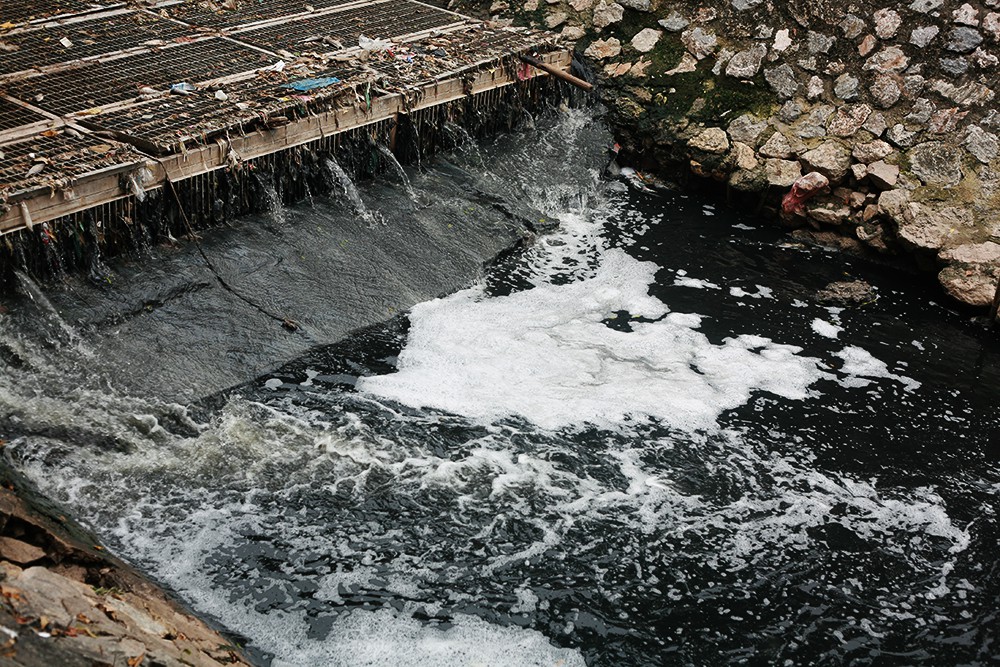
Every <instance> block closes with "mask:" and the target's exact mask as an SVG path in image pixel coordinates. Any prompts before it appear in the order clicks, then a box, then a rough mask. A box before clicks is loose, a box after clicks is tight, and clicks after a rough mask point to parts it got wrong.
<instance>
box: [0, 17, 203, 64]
mask: <svg viewBox="0 0 1000 667" xmlns="http://www.w3.org/2000/svg"><path fill="white" fill-rule="evenodd" d="M0 18H2V17H0ZM194 35H197V33H196V32H194V29H193V28H189V27H186V26H183V25H180V24H178V23H175V22H173V21H167V20H165V19H163V18H160V17H158V16H156V15H154V14H148V13H146V12H124V13H118V14H112V15H108V14H98V15H94V16H90V17H87V18H86V19H85V20H80V21H73V22H64V23H47V24H43V25H41V26H38V27H37V28H32V29H29V30H26V31H23V32H18V33H15V34H12V35H8V36H6V37H3V38H2V41H3V43H4V47H3V51H4V56H3V58H0V75H4V74H7V75H9V74H14V73H18V72H24V71H28V70H40V69H44V68H46V67H51V66H53V65H59V64H61V63H68V62H71V61H74V60H80V59H83V58H93V57H95V56H101V55H106V54H111V53H116V52H119V51H127V50H133V49H137V48H142V47H147V48H149V47H156V46H163V45H166V44H169V43H170V42H173V41H185V40H187V41H190V39H191V37H192V36H194Z"/></svg>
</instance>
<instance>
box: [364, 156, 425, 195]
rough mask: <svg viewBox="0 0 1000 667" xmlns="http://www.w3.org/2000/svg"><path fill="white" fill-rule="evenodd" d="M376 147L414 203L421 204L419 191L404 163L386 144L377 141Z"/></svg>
mask: <svg viewBox="0 0 1000 667" xmlns="http://www.w3.org/2000/svg"><path fill="white" fill-rule="evenodd" d="M375 149H376V150H377V151H378V152H379V154H380V155H381V156H382V157H383V158H385V161H386V163H387V164H388V165H389V168H390V169H392V172H393V173H394V174H395V175H396V178H398V179H399V183H400V185H402V186H403V189H404V190H406V195H407V196H408V197H409V198H410V201H412V202H413V203H414V204H418V205H419V204H420V199H419V197H418V196H417V192H416V191H415V190H414V189H413V186H412V185H411V184H410V177H409V176H407V175H406V171H405V170H404V169H403V165H401V164H399V160H397V159H396V156H395V155H393V153H392V151H391V150H389V148H388V146H386V145H384V144H379V143H376V144H375Z"/></svg>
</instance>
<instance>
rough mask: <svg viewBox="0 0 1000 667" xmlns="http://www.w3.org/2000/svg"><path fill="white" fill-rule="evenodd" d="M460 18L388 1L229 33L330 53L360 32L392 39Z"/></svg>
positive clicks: (288, 47)
mask: <svg viewBox="0 0 1000 667" xmlns="http://www.w3.org/2000/svg"><path fill="white" fill-rule="evenodd" d="M462 20H463V19H462V18H461V17H459V16H457V15H456V14H452V13H450V12H446V11H442V10H440V9H437V8H436V7H429V6H427V5H422V4H419V3H416V2H405V3H401V2H395V1H394V0H388V1H386V2H378V3H372V4H366V5H362V6H360V7H352V8H350V9H345V10H342V11H336V12H332V13H327V14H319V15H316V16H309V17H306V18H301V19H290V20H288V21H285V22H282V23H276V24H268V25H265V26H261V27H257V28H249V29H247V30H245V31H240V32H236V33H234V34H233V36H234V37H236V38H237V39H240V40H244V41H247V42H251V43H253V44H258V45H260V46H263V47H265V48H269V49H271V50H274V51H278V50H284V51H290V52H292V53H298V52H302V51H310V52H318V53H330V52H334V51H340V50H343V49H345V48H351V47H356V46H357V45H358V39H359V38H360V37H361V36H362V35H365V36H367V37H369V38H379V39H389V40H393V39H399V38H400V37H405V36H406V35H412V34H414V33H418V32H423V31H425V30H431V29H433V28H443V27H445V26H449V25H455V24H456V23H461V22H462Z"/></svg>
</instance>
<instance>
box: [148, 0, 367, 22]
mask: <svg viewBox="0 0 1000 667" xmlns="http://www.w3.org/2000/svg"><path fill="white" fill-rule="evenodd" d="M349 2H354V0H241V1H240V2H237V3H236V5H237V7H236V9H221V8H220V9H218V10H214V11H213V10H212V9H209V8H207V7H206V6H205V3H201V2H186V3H183V4H179V5H173V6H169V7H164V8H162V9H161V10H160V11H161V12H163V13H164V14H165V15H167V16H170V17H171V18H174V19H177V20H179V21H184V22H185V23H190V24H191V25H195V26H204V27H207V28H236V27H239V26H245V25H249V24H252V23H259V22H261V21H266V20H270V19H277V18H282V17H286V16H294V15H299V14H312V13H315V12H319V11H323V10H325V9H329V8H330V7H336V6H338V5H344V4H347V3H349Z"/></svg>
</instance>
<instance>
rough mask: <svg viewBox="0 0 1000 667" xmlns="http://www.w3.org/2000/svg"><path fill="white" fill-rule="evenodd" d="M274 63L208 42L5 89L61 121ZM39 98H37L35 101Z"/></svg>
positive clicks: (98, 64)
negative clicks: (146, 91)
mask: <svg viewBox="0 0 1000 667" xmlns="http://www.w3.org/2000/svg"><path fill="white" fill-rule="evenodd" d="M273 60H274V59H273V58H272V57H271V56H268V55H266V54H264V53H261V52H259V51H255V50H253V49H249V48H247V47H244V46H241V45H239V44H234V43H233V42H230V41H228V40H224V39H220V38H212V39H206V40H202V41H200V42H193V43H190V44H181V45H179V46H174V47H170V48H164V49H159V50H156V51H152V52H147V53H139V54H135V55H130V56H127V57H124V58H118V59H116V60H111V61H106V62H90V63H87V64H85V65H83V66H81V67H80V68H77V69H73V70H67V71H62V72H54V73H50V74H46V75H45V76H39V77H35V78H32V79H27V80H25V81H21V82H18V83H15V84H12V85H11V86H10V87H9V90H8V92H9V93H10V94H11V95H12V96H14V97H18V98H20V99H24V100H33V101H34V103H35V104H37V105H38V106H39V107H40V108H43V109H45V110H46V111H48V112H50V113H54V114H57V115H64V114H68V113H73V112H81V111H86V110H88V109H92V108H94V107H99V106H103V105H105V104H111V103H113V102H124V101H127V100H131V99H135V98H136V97H137V96H138V90H139V89H140V88H143V87H150V88H154V89H157V90H166V89H168V88H169V86H170V85H171V84H174V83H180V82H187V83H192V84H194V83H197V82H201V81H208V80H210V79H215V78H219V77H224V76H230V75H233V74H239V73H241V72H249V71H253V70H255V69H259V68H261V67H265V66H267V65H270V64H272V61H273ZM39 96H40V97H39Z"/></svg>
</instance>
